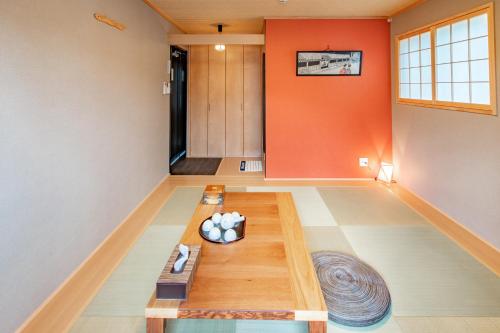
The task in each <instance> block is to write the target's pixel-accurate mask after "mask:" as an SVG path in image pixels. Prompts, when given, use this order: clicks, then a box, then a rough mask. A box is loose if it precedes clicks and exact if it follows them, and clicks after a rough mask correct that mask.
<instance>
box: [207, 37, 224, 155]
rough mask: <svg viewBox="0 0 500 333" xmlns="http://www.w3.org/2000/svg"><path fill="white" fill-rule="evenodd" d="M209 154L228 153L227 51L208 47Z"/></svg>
mask: <svg viewBox="0 0 500 333" xmlns="http://www.w3.org/2000/svg"><path fill="white" fill-rule="evenodd" d="M208 58H209V59H208V67H209V69H208V86H209V90H208V156H209V157H224V156H225V155H226V52H219V51H216V50H215V49H214V47H213V46H209V47H208Z"/></svg>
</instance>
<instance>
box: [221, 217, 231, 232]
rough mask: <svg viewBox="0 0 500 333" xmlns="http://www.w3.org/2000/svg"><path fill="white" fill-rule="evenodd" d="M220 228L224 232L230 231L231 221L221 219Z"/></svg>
mask: <svg viewBox="0 0 500 333" xmlns="http://www.w3.org/2000/svg"><path fill="white" fill-rule="evenodd" d="M220 226H221V227H222V228H223V229H224V230H228V229H232V228H233V227H234V222H233V219H222V222H221V223H220Z"/></svg>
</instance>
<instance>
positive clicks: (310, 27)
mask: <svg viewBox="0 0 500 333" xmlns="http://www.w3.org/2000/svg"><path fill="white" fill-rule="evenodd" d="M389 28H390V26H389V23H387V21H386V20H267V21H266V177H267V178H366V177H374V176H375V175H376V173H377V172H378V168H379V163H380V161H381V160H384V161H389V162H390V161H391V160H392V150H391V148H392V134H391V132H392V129H391V127H392V125H391V104H390V103H391V100H390V98H391V91H390V89H391V83H390V59H391V57H390V30H389ZM327 47H329V48H330V49H332V50H362V51H363V64H362V75H361V76H352V77H341V76H337V77H336V76H325V77H319V76H316V77H307V76H302V77H297V76H296V75H295V70H296V64H295V63H296V51H299V50H301V51H311V50H325V49H326V48H327ZM360 157H368V158H369V159H370V167H371V169H368V168H360V167H359V158H360Z"/></svg>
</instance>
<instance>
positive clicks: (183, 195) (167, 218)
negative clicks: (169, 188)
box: [153, 187, 204, 225]
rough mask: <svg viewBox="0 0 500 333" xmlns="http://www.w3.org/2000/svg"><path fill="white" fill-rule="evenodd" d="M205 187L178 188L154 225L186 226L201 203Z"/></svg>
mask: <svg viewBox="0 0 500 333" xmlns="http://www.w3.org/2000/svg"><path fill="white" fill-rule="evenodd" d="M203 189H204V188H203V187H177V188H176V189H175V191H174V193H172V195H171V197H170V199H169V200H168V201H167V203H166V204H165V205H164V206H163V208H162V209H161V211H160V213H159V214H158V216H157V217H156V218H155V220H154V222H153V224H156V225H186V224H187V223H188V222H189V221H190V220H191V217H192V216H193V213H194V210H195V208H196V206H197V205H198V203H200V200H201V197H202V195H203Z"/></svg>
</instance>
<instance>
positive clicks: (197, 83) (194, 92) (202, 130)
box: [188, 45, 208, 157]
mask: <svg viewBox="0 0 500 333" xmlns="http://www.w3.org/2000/svg"><path fill="white" fill-rule="evenodd" d="M188 72H189V147H190V150H189V155H190V156H192V157H206V156H207V155H208V151H207V147H208V146H207V134H208V133H207V129H208V46H206V45H202V46H198V45H196V46H195V45H193V46H191V47H190V48H189V70H188Z"/></svg>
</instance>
